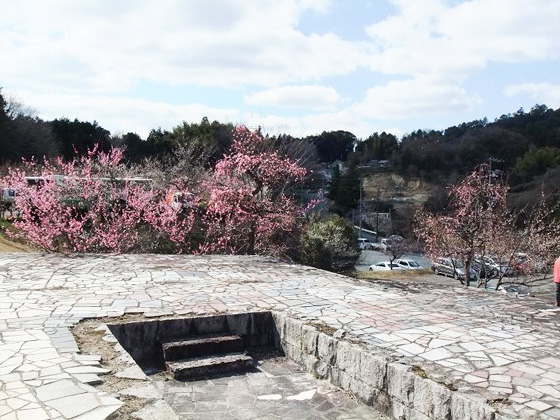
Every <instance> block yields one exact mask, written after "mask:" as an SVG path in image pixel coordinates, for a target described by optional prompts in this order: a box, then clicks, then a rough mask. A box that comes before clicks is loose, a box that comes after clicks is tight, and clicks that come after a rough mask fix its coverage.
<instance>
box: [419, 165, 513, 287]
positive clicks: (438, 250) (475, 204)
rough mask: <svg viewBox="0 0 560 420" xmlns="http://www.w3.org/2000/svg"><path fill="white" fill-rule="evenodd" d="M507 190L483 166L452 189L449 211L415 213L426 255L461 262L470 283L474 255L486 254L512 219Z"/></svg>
mask: <svg viewBox="0 0 560 420" xmlns="http://www.w3.org/2000/svg"><path fill="white" fill-rule="evenodd" d="M507 191H508V187H507V185H506V184H505V183H503V182H501V181H500V180H497V179H493V174H492V173H491V172H490V168H489V166H488V165H480V166H479V167H477V168H476V169H475V170H474V171H473V172H472V173H471V174H469V175H468V176H467V177H466V178H465V179H463V180H462V181H461V182H460V183H459V184H457V185H455V186H452V187H450V188H449V193H448V195H449V201H450V207H449V209H448V211H447V213H446V214H443V215H442V214H433V213H429V212H420V213H418V214H417V215H416V218H415V220H416V222H415V226H416V234H417V235H418V236H419V238H420V239H421V240H423V241H424V243H425V249H426V253H427V255H428V256H429V257H431V258H434V257H437V256H440V257H441V256H445V257H450V258H452V259H453V260H459V261H462V262H463V264H464V266H465V283H466V285H467V286H469V285H470V280H471V278H470V273H471V266H472V263H473V260H474V258H475V255H484V254H485V253H486V252H487V249H488V248H489V247H490V246H491V244H492V241H495V240H499V238H497V237H496V236H497V235H496V234H497V232H499V231H500V230H503V229H504V228H505V227H506V226H505V224H506V223H508V222H509V217H508V211H507V206H506V198H507Z"/></svg>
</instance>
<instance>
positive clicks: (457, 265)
mask: <svg viewBox="0 0 560 420" xmlns="http://www.w3.org/2000/svg"><path fill="white" fill-rule="evenodd" d="M432 270H433V272H434V274H441V275H444V276H450V277H453V278H455V279H464V278H465V267H464V265H463V263H462V262H461V261H459V260H457V259H453V258H436V259H435V260H434V261H433V262H432ZM469 278H471V279H474V278H476V272H475V270H474V269H472V268H471V270H470V274H469Z"/></svg>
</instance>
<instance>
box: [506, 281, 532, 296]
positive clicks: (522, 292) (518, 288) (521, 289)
mask: <svg viewBox="0 0 560 420" xmlns="http://www.w3.org/2000/svg"><path fill="white" fill-rule="evenodd" d="M498 291H500V292H502V293H506V294H512V295H515V296H517V297H526V296H531V291H530V290H529V288H528V287H527V286H525V285H523V284H502V285H500V286H499V287H498Z"/></svg>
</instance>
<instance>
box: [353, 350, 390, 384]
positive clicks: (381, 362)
mask: <svg viewBox="0 0 560 420" xmlns="http://www.w3.org/2000/svg"><path fill="white" fill-rule="evenodd" d="M387 363H388V362H387V360H386V359H385V358H383V357H382V356H378V355H374V354H371V353H368V352H367V351H361V355H360V371H359V375H358V378H359V379H361V381H362V382H364V383H366V384H369V385H370V386H372V387H374V388H377V389H383V387H384V386H385V375H386V373H387Z"/></svg>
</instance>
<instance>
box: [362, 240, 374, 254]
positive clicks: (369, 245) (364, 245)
mask: <svg viewBox="0 0 560 420" xmlns="http://www.w3.org/2000/svg"><path fill="white" fill-rule="evenodd" d="M358 246H359V247H360V249H361V250H362V251H363V250H364V249H373V244H372V243H371V242H370V241H369V240H368V239H366V238H358Z"/></svg>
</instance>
